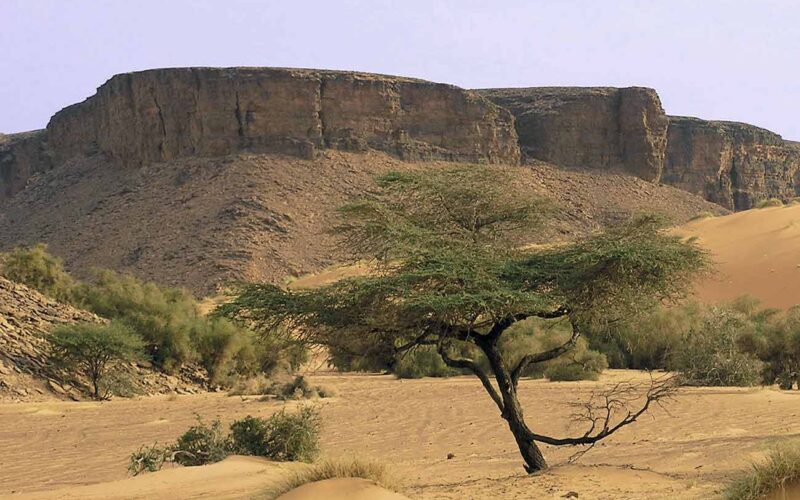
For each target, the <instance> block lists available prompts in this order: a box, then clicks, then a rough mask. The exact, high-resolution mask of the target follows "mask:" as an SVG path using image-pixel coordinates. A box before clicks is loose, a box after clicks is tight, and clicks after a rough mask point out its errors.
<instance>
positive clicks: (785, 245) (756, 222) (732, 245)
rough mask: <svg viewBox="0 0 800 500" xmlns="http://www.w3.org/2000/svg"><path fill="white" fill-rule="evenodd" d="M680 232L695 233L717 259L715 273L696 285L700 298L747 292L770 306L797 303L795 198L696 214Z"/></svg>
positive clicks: (799, 230) (799, 258)
mask: <svg viewBox="0 0 800 500" xmlns="http://www.w3.org/2000/svg"><path fill="white" fill-rule="evenodd" d="M679 233H680V234H682V235H685V236H696V237H697V238H698V240H699V242H700V243H701V244H702V245H703V246H704V247H705V248H707V249H709V250H710V251H711V253H712V255H713V257H714V259H715V260H716V261H717V263H718V271H719V276H717V277H714V278H712V279H707V280H704V281H703V282H702V283H700V284H699V285H698V287H697V296H698V298H699V299H700V300H703V301H705V302H719V301H724V300H730V299H733V298H736V297H738V296H740V295H743V294H748V295H752V296H754V297H757V298H759V299H761V301H762V302H763V303H764V305H765V306H769V307H781V308H784V307H791V306H794V305H798V304H800V204H795V205H791V206H787V207H773V208H763V209H756V210H746V211H744V212H738V213H735V214H731V215H726V216H723V217H709V218H705V219H699V220H696V221H693V222H689V223H688V224H686V225H685V226H683V227H682V228H681V229H680V230H679Z"/></svg>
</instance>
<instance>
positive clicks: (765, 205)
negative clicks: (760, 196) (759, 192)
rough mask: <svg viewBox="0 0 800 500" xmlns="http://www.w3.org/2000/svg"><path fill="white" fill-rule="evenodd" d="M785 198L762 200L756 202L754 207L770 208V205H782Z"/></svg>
mask: <svg viewBox="0 0 800 500" xmlns="http://www.w3.org/2000/svg"><path fill="white" fill-rule="evenodd" d="M782 206H783V200H780V199H778V198H769V199H766V200H761V201H759V202H758V203H756V204H755V206H754V207H753V208H770V207H782Z"/></svg>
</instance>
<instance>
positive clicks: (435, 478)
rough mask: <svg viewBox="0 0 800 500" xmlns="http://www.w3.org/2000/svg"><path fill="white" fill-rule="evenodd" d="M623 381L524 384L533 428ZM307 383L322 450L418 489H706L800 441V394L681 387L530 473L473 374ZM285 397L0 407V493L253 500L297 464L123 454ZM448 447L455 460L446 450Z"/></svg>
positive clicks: (467, 493)
mask: <svg viewBox="0 0 800 500" xmlns="http://www.w3.org/2000/svg"><path fill="white" fill-rule="evenodd" d="M629 379H636V380H641V381H642V382H645V381H646V380H649V379H648V376H647V375H646V374H644V373H639V372H633V371H622V370H619V371H618V370H609V371H607V372H606V373H605V374H604V375H603V376H602V378H601V380H600V381H599V382H561V383H554V382H547V381H543V380H525V381H523V382H522V384H521V399H522V402H523V404H524V406H525V408H526V409H527V413H526V416H527V418H528V420H529V422H530V424H531V426H532V427H533V428H534V429H535V430H537V431H542V432H545V433H554V434H565V433H568V434H578V433H580V429H578V428H575V427H574V426H573V427H571V426H570V425H569V422H568V420H567V416H568V415H569V414H570V411H571V409H570V408H569V406H568V405H567V403H568V402H569V401H572V400H574V399H577V398H587V397H588V396H589V394H590V393H591V391H593V390H595V389H597V388H598V387H601V386H604V385H606V384H609V383H613V382H615V381H620V380H629ZM312 380H313V382H314V383H317V384H322V385H325V386H328V387H330V388H333V389H334V390H335V391H336V392H337V394H338V395H339V396H337V397H336V398H332V399H326V400H320V401H318V402H317V404H319V405H320V406H321V408H322V414H323V419H324V423H325V428H324V432H323V438H322V452H323V455H324V456H325V457H328V458H337V457H338V458H351V457H359V458H363V459H370V460H375V461H379V462H383V463H385V464H387V465H389V466H390V470H391V471H392V473H393V474H394V475H396V476H397V477H398V478H400V479H402V480H403V483H404V485H405V487H406V492H407V495H408V496H410V497H411V498H430V499H463V498H476V499H477V498H498V499H506V498H507V499H512V498H561V497H563V496H564V495H566V494H567V493H569V492H572V491H574V492H576V493H578V494H579V495H580V497H579V498H581V499H584V498H588V499H609V500H610V499H640V498H647V499H651V498H652V499H659V498H662V499H667V498H669V499H676V498H680V499H684V498H686V499H701V498H702V499H705V498H711V497H713V496H714V495H715V494H716V492H717V491H719V490H720V489H721V487H722V485H724V483H725V481H726V480H727V479H728V477H730V476H731V475H732V474H734V473H736V472H737V471H739V470H741V469H743V468H745V467H747V464H748V462H749V461H750V460H752V459H754V458H757V457H759V456H761V455H762V454H763V452H764V451H765V450H766V449H767V448H768V447H769V445H770V443H772V442H774V441H775V440H777V439H782V438H792V437H797V436H798V431H797V429H796V426H795V425H794V423H793V422H794V420H795V419H796V418H797V417H798V415H799V414H800V399H798V398H800V393H796V392H779V391H777V390H774V389H770V388H764V389H739V388H724V389H718V388H716V389H715V388H692V389H684V390H683V391H682V393H681V394H680V395H679V396H678V397H677V398H676V399H675V400H674V401H673V402H671V403H670V404H669V405H668V406H667V408H666V410H662V409H656V410H654V411H653V412H652V413H651V414H650V415H649V416H646V417H645V418H644V419H642V420H641V421H640V422H637V423H636V424H634V425H632V426H629V427H627V428H625V429H623V430H622V431H620V432H619V433H618V434H616V435H614V436H612V437H611V438H609V439H608V440H606V441H604V442H603V443H602V444H600V445H598V446H597V447H596V448H594V449H593V450H591V451H590V452H589V453H587V454H586V455H584V456H583V457H582V458H581V459H580V460H578V461H577V463H574V464H567V463H566V461H567V459H568V458H569V457H570V456H571V455H572V454H573V453H574V452H575V451H576V450H575V449H567V448H559V449H554V448H546V449H545V455H546V457H547V458H548V459H549V461H550V464H551V466H552V467H551V469H550V470H548V471H546V472H544V473H541V474H538V475H534V476H528V475H527V474H525V472H524V471H523V470H522V463H521V460H520V458H519V455H518V452H517V450H516V447H515V444H514V442H513V439H512V437H511V434H510V433H509V432H508V430H507V428H506V427H505V426H504V425H503V421H502V420H501V419H500V416H499V415H498V412H497V409H496V407H494V406H493V405H492V403H491V401H490V400H489V398H488V396H487V395H486V394H485V393H484V391H483V388H482V387H481V386H480V383H479V382H478V381H477V380H476V379H474V378H471V377H454V378H450V379H422V380H396V379H394V377H391V376H381V375H357V374H326V375H316V376H313V377H312ZM288 404H290V405H292V406H293V405H296V404H297V403H294V402H292V403H288ZM282 406H283V403H280V402H259V401H257V400H256V399H255V398H241V397H229V396H226V395H224V394H198V395H185V396H178V397H166V396H154V397H147V398H141V399H135V400H116V401H109V402H105V403H74V402H52V403H16V404H3V405H0V449H2V450H3V453H2V454H0V470H2V472H3V473H2V474H0V497H2V498H12V499H32V498H36V499H53V498H90V499H97V498H142V499H144V498H158V497H167V496H169V497H172V498H177V497H176V494H178V495H179V497H180V498H250V497H252V495H254V494H256V493H258V492H259V491H262V490H263V489H264V488H266V487H268V486H269V485H270V484H272V482H273V481H274V480H275V479H276V478H278V477H280V476H279V475H280V474H287V473H289V471H290V470H291V469H292V468H294V467H302V465H300V464H276V463H270V462H266V461H261V460H258V459H252V458H243V457H232V458H230V459H228V460H226V461H224V462H222V463H220V464H216V465H212V466H207V467H203V468H194V469H189V468H186V469H184V468H170V469H166V470H164V471H162V472H159V473H155V474H150V475H147V474H145V475H143V476H139V477H137V478H131V479H126V478H127V475H126V465H127V457H128V455H129V454H130V453H131V452H133V451H135V450H136V449H137V448H138V447H139V446H140V445H142V444H151V443H153V442H155V441H158V442H161V443H163V442H166V441H170V440H173V439H174V438H175V437H176V436H177V435H178V434H179V433H180V432H182V431H183V430H185V429H186V428H187V427H188V426H189V425H191V424H192V422H193V420H194V414H195V413H197V414H199V415H201V416H203V417H204V418H205V419H207V420H209V419H213V418H217V417H219V418H221V419H222V420H223V421H224V422H229V421H230V420H232V419H234V418H239V417H242V416H244V415H247V414H251V415H258V416H266V415H269V414H270V413H272V412H274V411H276V410H278V409H279V408H281V407H282ZM448 453H452V454H454V455H455V457H454V458H452V459H450V460H448V459H447V455H448ZM170 492H171V493H170Z"/></svg>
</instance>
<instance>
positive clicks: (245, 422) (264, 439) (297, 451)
mask: <svg viewBox="0 0 800 500" xmlns="http://www.w3.org/2000/svg"><path fill="white" fill-rule="evenodd" d="M320 428H321V420H320V416H319V410H317V409H316V408H314V407H311V406H304V407H302V408H300V409H299V410H298V411H297V413H294V414H292V413H287V412H286V411H285V410H281V411H279V412H278V413H275V414H273V415H272V416H270V417H269V418H267V419H261V418H255V417H251V416H247V417H246V418H244V419H242V420H239V421H236V422H234V423H233V424H232V425H231V440H232V449H233V450H234V452H235V453H239V454H244V455H255V456H261V457H267V458H269V459H271V460H277V461H280V462H285V461H300V462H313V461H314V459H315V458H316V457H317V455H318V454H319V432H320Z"/></svg>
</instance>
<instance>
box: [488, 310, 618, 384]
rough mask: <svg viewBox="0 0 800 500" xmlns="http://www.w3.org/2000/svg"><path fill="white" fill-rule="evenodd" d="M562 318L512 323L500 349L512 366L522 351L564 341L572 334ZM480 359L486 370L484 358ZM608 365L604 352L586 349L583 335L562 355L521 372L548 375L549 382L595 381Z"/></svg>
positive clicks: (521, 354) (532, 374) (586, 344)
mask: <svg viewBox="0 0 800 500" xmlns="http://www.w3.org/2000/svg"><path fill="white" fill-rule="evenodd" d="M571 334H572V332H571V326H570V325H569V323H568V322H565V321H556V320H541V319H528V320H525V321H520V322H519V323H517V324H515V325H514V326H512V327H511V328H510V329H509V331H508V332H507V333H506V335H505V336H504V338H503V339H502V340H501V343H500V349H501V350H502V352H503V355H504V357H506V358H507V359H508V360H509V362H510V364H511V365H512V366H513V365H514V364H516V363H517V362H518V361H519V359H520V358H521V357H522V356H523V355H524V354H525V353H530V352H543V351H547V350H549V349H552V348H554V347H557V346H559V345H562V344H564V342H566V341H567V340H568V339H569V337H570V336H571ZM479 359H480V362H481V363H483V364H484V366H486V368H487V369H488V368H489V366H488V363H487V362H486V360H485V359H481V358H479ZM606 368H608V361H607V360H606V356H605V354H602V353H600V352H597V351H594V350H592V349H590V348H589V344H588V343H587V341H586V340H585V339H584V338H579V339H578V341H577V342H576V343H575V345H574V346H573V347H572V349H570V350H569V351H567V353H565V354H564V355H562V356H559V357H557V358H555V359H553V360H550V361H546V362H544V363H538V364H531V365H529V366H528V367H527V368H526V369H525V370H524V371H523V373H522V375H523V376H525V377H531V378H542V377H547V378H548V379H549V380H552V381H566V380H596V379H597V377H598V375H599V374H600V373H601V372H602V371H603V370H604V369H606Z"/></svg>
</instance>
